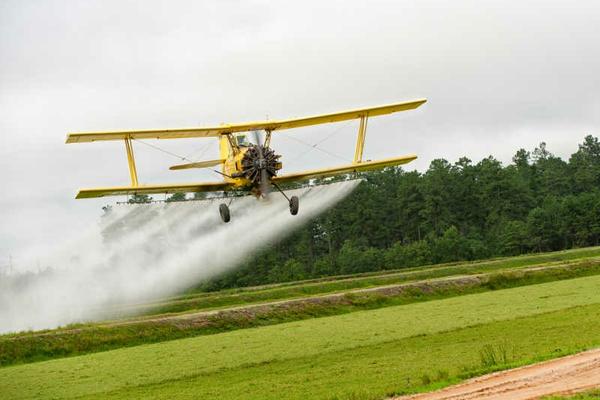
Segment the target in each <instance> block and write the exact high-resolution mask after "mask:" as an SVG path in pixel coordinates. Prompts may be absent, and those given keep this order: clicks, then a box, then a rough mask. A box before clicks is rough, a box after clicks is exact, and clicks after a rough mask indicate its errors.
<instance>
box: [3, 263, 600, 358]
mask: <svg viewBox="0 0 600 400" xmlns="http://www.w3.org/2000/svg"><path fill="white" fill-rule="evenodd" d="M575 254H577V255H579V256H580V257H581V256H582V255H586V256H589V254H590V252H589V251H587V252H582V251H580V252H569V253H560V254H559V255H560V256H562V257H565V256H567V257H571V258H573V256H574V255H575ZM545 256H546V257H547V256H550V255H545ZM556 256H557V255H556V254H555V255H552V257H556ZM532 258H533V260H531V259H530V260H529V261H528V262H533V263H538V262H539V261H540V260H539V257H532ZM508 261H510V263H509V265H508V266H507V267H506V268H504V269H502V268H500V267H499V266H498V265H505V266H506V264H502V263H500V264H498V265H496V266H495V268H496V269H495V271H496V272H493V273H489V274H479V275H477V276H476V278H473V279H462V278H457V279H456V280H448V279H442V280H437V281H436V280H433V281H431V280H429V281H427V282H423V283H414V284H407V285H406V286H402V287H400V288H395V289H389V288H384V289H382V290H371V291H367V292H353V293H346V294H344V295H342V296H332V297H318V298H316V299H310V301H299V302H292V303H286V304H274V305H271V306H268V307H254V308H251V309H244V310H229V311H222V312H219V313H209V314H206V315H201V316H200V317H196V318H194V319H178V318H172V319H166V318H165V319H163V317H162V316H158V317H160V318H158V319H154V320H140V321H132V322H127V323H118V324H98V325H88V326H80V327H77V329H71V330H57V331H50V332H47V333H46V334H39V333H24V334H19V335H5V336H3V337H0V365H9V364H14V363H21V362H32V361H40V360H45V359H50V358H57V357H64V356H70V355H77V354H84V353H89V352H97V351H105V350H110V349H115V348H119V347H124V346H135V345H140V344H145V343H154V342H160V341H166V340H175V339H179V338H183V337H190V336H197V335H206V334H215V333H219V332H224V331H229V330H235V329H241V328H248V327H254V326H264V325H272V324H277V323H283V322H289V321H295V320H301V319H307V318H312V317H320V316H328V315H336V314H343V313H348V312H351V311H358V310H365V309H375V308H381V307H386V306H394V305H400V304H409V303H413V302H419V301H426V300H435V299H441V298H447V297H452V296H457V295H463V294H468V293H478V292H483V291H489V290H496V289H501V288H508V287H516V286H524V285H530V284H535V283H541V282H549V281H555V280H560V279H568V278H574V277H579V276H587V275H595V274H600V260H597V259H593V258H592V259H589V258H584V259H583V260H582V259H578V260H577V261H571V262H567V261H561V262H560V264H559V265H552V267H551V268H546V269H537V268H534V269H531V270H530V269H521V268H518V269H515V265H518V266H521V267H522V266H523V265H524V264H523V263H524V260H522V259H521V258H516V259H509V260H508ZM516 261H518V262H516ZM525 265H526V264H525ZM467 267H468V266H454V267H447V266H446V267H443V269H444V270H446V272H447V269H448V268H457V269H458V270H459V271H461V272H464V269H465V268H467ZM478 268H490V267H489V264H485V265H484V266H483V267H482V266H481V265H479V267H478ZM439 269H440V268H438V269H437V270H436V271H439ZM416 272H422V271H416ZM429 272H431V271H429ZM428 276H431V275H428Z"/></svg>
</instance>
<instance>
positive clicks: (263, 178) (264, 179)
mask: <svg viewBox="0 0 600 400" xmlns="http://www.w3.org/2000/svg"><path fill="white" fill-rule="evenodd" d="M252 133H253V135H254V143H256V150H257V152H258V166H257V167H258V169H260V193H261V194H262V195H264V196H265V197H267V196H268V195H269V193H270V192H271V185H270V184H269V175H268V173H267V162H266V160H265V154H264V142H263V140H262V138H261V134H260V132H259V131H252Z"/></svg>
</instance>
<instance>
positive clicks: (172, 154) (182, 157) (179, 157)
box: [132, 138, 231, 178]
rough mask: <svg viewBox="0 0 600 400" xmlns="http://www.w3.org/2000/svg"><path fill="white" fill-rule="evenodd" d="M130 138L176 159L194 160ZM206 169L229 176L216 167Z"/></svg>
mask: <svg viewBox="0 0 600 400" xmlns="http://www.w3.org/2000/svg"><path fill="white" fill-rule="evenodd" d="M132 140H135V141H136V142H138V143H141V144H145V145H146V146H148V147H152V148H153V149H155V150H158V151H161V152H163V153H165V154H168V155H170V156H172V157H175V158H178V159H180V160H182V161H188V162H194V161H192V160H190V159H189V158H187V157H185V156H182V155H179V154H175V153H173V152H171V151H169V150H165V149H163V148H161V147H159V146H155V145H153V144H150V143H147V142H143V141H141V140H139V139H134V138H132ZM206 169H209V170H211V171H213V172H214V173H216V174H218V175H222V176H226V177H228V178H231V177H230V176H229V175H227V174H224V173H222V172H221V171H218V170H216V169H214V168H210V167H206Z"/></svg>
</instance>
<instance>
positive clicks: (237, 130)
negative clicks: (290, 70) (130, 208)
mask: <svg viewBox="0 0 600 400" xmlns="http://www.w3.org/2000/svg"><path fill="white" fill-rule="evenodd" d="M426 101H427V100H425V99H420V100H413V101H406V102H401V103H396V104H388V105H384V106H379V107H369V108H361V109H357V110H350V111H342V112H337V113H332V114H323V115H315V116H312V117H305V118H295V119H287V120H280V121H260V122H249V123H241V124H226V125H220V126H209V127H199V128H184V129H157V130H141V131H120V132H81V133H80V132H78V133H69V134H68V135H67V143H84V142H96V141H103V140H122V141H124V142H125V150H126V152H127V161H128V164H129V175H130V177H131V185H129V186H115V187H105V188H93V189H81V190H80V191H79V193H78V194H77V197H76V198H78V199H84V198H91V197H103V196H117V195H135V194H152V193H177V192H184V193H185V192H190V193H197V192H212V191H231V190H237V191H246V192H247V193H249V194H254V195H255V196H256V197H257V198H259V197H264V196H266V195H267V194H268V193H269V191H270V190H271V187H275V188H276V189H277V190H278V191H280V192H281V193H282V194H283V195H284V196H285V198H286V199H287V201H288V202H289V207H290V213H291V214H292V215H296V214H297V213H298V207H299V201H298V197H297V196H292V197H291V198H288V196H287V195H286V194H285V193H284V191H283V190H282V189H281V187H280V186H279V184H281V183H289V182H295V181H305V180H309V179H313V178H321V177H330V176H334V175H340V174H348V173H353V172H361V171H369V170H374V169H380V168H384V167H389V166H394V165H401V164H406V163H408V162H411V161H412V160H414V159H416V158H417V156H416V155H413V154H410V155H405V156H401V157H393V158H386V159H382V160H376V161H370V160H369V161H363V159H362V155H363V148H364V144H365V135H366V132H367V121H368V119H369V118H370V117H378V116H380V115H386V114H391V113H395V112H398V111H406V110H412V109H415V108H417V107H419V106H420V105H422V104H423V103H425V102H426ZM352 119H359V120H360V124H359V129H358V137H357V139H356V150H355V152H354V161H353V162H352V163H351V164H347V165H341V166H337V167H332V168H324V169H314V170H308V171H302V172H295V173H290V174H284V175H278V174H277V172H278V171H279V170H280V169H281V167H282V163H281V161H280V158H281V156H280V155H278V154H276V153H275V151H274V150H273V149H272V148H271V147H270V144H271V134H272V133H273V132H277V131H280V130H284V129H293V128H303V127H307V126H312V125H319V124H328V123H333V122H341V121H348V120H352ZM260 131H264V132H265V135H264V140H261V137H260V136H261V135H260V133H259V132H260ZM249 132H252V133H253V134H254V138H255V140H254V143H250V142H249V140H248V136H247V133H249ZM208 137H214V138H218V140H219V152H220V156H219V158H218V159H216V160H210V161H201V162H193V163H189V164H180V165H174V166H172V167H171V168H170V169H171V170H181V169H188V168H209V167H213V166H217V165H221V166H222V170H221V172H220V174H221V175H222V176H223V178H224V179H223V181H221V182H200V183H183V184H155V185H140V184H138V177H137V170H136V166H135V159H134V156H133V143H132V140H136V139H183V138H208ZM219 212H220V214H221V218H222V219H223V221H224V222H229V220H230V212H229V206H228V205H227V204H224V203H223V204H220V205H219Z"/></svg>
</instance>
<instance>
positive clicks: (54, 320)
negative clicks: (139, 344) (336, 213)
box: [0, 181, 359, 333]
mask: <svg viewBox="0 0 600 400" xmlns="http://www.w3.org/2000/svg"><path fill="white" fill-rule="evenodd" d="M358 183H359V181H345V182H338V183H333V184H330V185H325V186H316V187H311V188H304V189H298V190H295V191H290V192H289V193H288V194H289V195H290V196H291V195H297V196H299V197H300V213H299V214H298V215H297V216H291V215H290V214H289V210H288V204H287V202H286V200H285V199H284V198H283V196H281V195H279V193H272V194H271V196H270V197H269V199H268V200H267V201H265V200H259V201H257V200H256V199H254V198H252V197H242V198H236V199H234V200H233V202H232V204H231V205H230V208H231V214H232V218H231V222H230V223H228V224H224V223H222V222H221V220H220V217H219V215H218V211H217V207H218V204H219V202H220V200H206V201H194V202H178V203H177V202H173V203H153V204H143V205H122V206H115V207H113V210H112V211H111V212H110V213H109V214H107V215H106V216H104V217H103V218H102V221H101V223H100V224H99V226H98V227H94V229H91V230H90V232H87V233H85V234H83V235H82V236H81V238H80V239H78V240H76V241H75V242H74V243H70V244H68V245H66V246H65V247H64V248H63V249H61V250H60V251H57V252H56V254H53V255H50V256H46V257H43V258H42V259H43V261H44V265H51V266H52V267H53V268H54V270H53V271H52V272H48V273H42V274H39V275H37V276H34V277H33V278H31V277H30V278H29V279H27V280H18V279H14V278H13V279H4V280H0V333H6V332H15V331H22V330H38V329H46V328H55V327H58V326H62V325H65V324H69V323H74V322H83V321H91V320H98V319H103V318H110V317H111V316H113V314H112V312H111V310H115V305H123V304H132V303H143V302H148V301H152V300H156V299H159V298H161V297H165V296H171V295H174V294H176V293H178V292H180V291H181V290H183V289H185V288H188V287H190V286H192V285H194V284H196V283H198V282H199V281H201V280H203V279H207V278H210V277H213V276H215V275H217V274H219V273H222V272H224V271H226V270H228V269H231V268H234V267H235V266H237V265H239V264H240V262H242V261H243V260H244V258H245V257H248V256H249V255H252V254H253V253H255V252H256V251H257V250H259V249H260V248H261V247H263V246H264V245H266V244H269V243H273V242H274V241H277V240H280V239H281V238H283V237H285V236H286V235H287V234H289V233H291V232H292V231H293V230H294V229H296V228H298V227H300V226H301V225H302V224H304V223H306V222H307V221H309V220H310V219H311V218H314V217H315V216H316V215H318V214H319V213H321V212H323V211H325V210H326V209H327V208H329V207H331V206H333V205H334V204H335V203H337V202H338V201H340V200H342V199H343V198H344V197H346V196H347V195H348V194H350V193H351V192H352V190H354V188H355V187H356V185H357V184H358ZM36 259H40V257H37V256H36Z"/></svg>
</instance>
